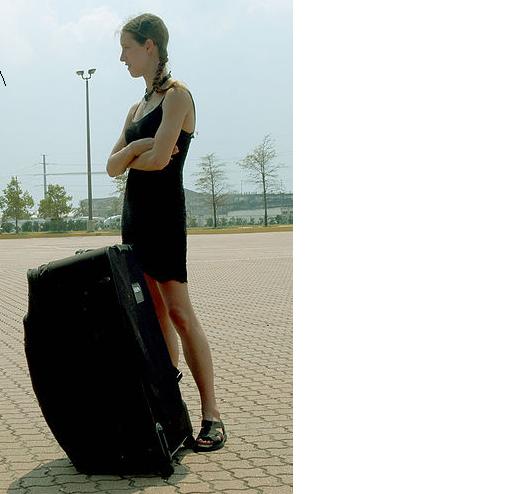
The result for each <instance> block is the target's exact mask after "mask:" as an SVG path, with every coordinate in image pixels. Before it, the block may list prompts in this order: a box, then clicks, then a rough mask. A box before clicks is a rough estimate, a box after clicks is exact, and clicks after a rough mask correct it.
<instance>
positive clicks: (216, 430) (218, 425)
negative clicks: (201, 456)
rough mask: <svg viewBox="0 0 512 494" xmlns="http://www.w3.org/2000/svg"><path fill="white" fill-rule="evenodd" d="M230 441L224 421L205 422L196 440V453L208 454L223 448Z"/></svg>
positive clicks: (202, 423)
mask: <svg viewBox="0 0 512 494" xmlns="http://www.w3.org/2000/svg"><path fill="white" fill-rule="evenodd" d="M227 439H228V435H227V434H226V428H225V427H224V424H223V423H222V420H220V419H219V420H204V419H203V421H202V422H201V430H200V431H199V435H198V436H197V439H196V444H195V447H194V451H195V452H196V453H199V452H208V451H216V450H217V449H220V448H223V447H224V444H225V443H226V441H227Z"/></svg>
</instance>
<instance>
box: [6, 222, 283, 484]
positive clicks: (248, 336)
mask: <svg viewBox="0 0 512 494" xmlns="http://www.w3.org/2000/svg"><path fill="white" fill-rule="evenodd" d="M119 242H120V239H119V237H76V238H55V239H25V240H3V241H0V492H6V493H9V494H17V493H20V494H22V493H23V494H25V493H36V494H43V493H44V494H60V493H88V492H102V493H103V492H104V493H112V494H117V493H120V494H121V493H123V494H127V493H130V494H131V493H137V492H144V493H151V494H157V493H174V492H176V493H180V494H187V493H200V492H209V493H214V492H222V493H225V494H237V493H244V494H251V493H254V494H256V493H259V494H271V493H279V494H281V493H290V492H292V233H290V232H284V233H256V234H240V235H238V234H233V235H193V236H190V237H189V239H188V242H189V289H190V293H191V297H192V301H193V303H194V305H195V308H196V312H197V314H198V315H199V317H200V320H201V322H202V324H203V327H204V328H205V330H206V332H207V333H208V337H209V341H210V345H211V347H212V350H213V353H214V363H215V371H216V389H217V395H218V397H219V399H220V406H221V412H222V416H223V419H224V421H225V423H226V426H227V428H228V432H229V435H230V436H229V440H228V442H227V444H226V447H225V448H224V449H222V450H220V451H217V452H214V453H202V454H194V453H192V452H188V453H187V454H185V455H183V456H182V458H181V462H180V464H179V465H178V466H177V468H176V474H175V475H173V476H172V477H171V478H170V479H169V480H168V481H164V480H162V479H160V478H159V477H143V476H134V477H116V476H99V475H98V476H86V475H81V474H79V473H78V472H77V471H76V470H75V469H74V468H73V466H72V465H71V463H70V462H69V460H68V459H67V457H66V455H65V453H64V452H63V451H62V449H61V448H60V447H59V445H58V444H57V442H56V441H55V439H54V438H53V436H52V434H51V432H50V431H49V429H48V427H47V425H46V422H45V421H44V419H43V417H42V414H41V412H40V409H39V406H38V404H37V401H36V399H35V396H34V394H33V391H32V385H31V382H30V378H29V374H28V369H27V366H26V361H25V355H24V348H23V324H22V319H23V316H24V314H25V312H26V309H27V283H26V274H25V273H26V270H27V269H28V268H31V267H36V266H38V265H40V264H44V263H46V262H48V261H50V260H53V259H59V258H63V257H67V256H69V255H73V253H74V252H75V250H77V249H83V248H96V247H100V246H103V245H113V244H115V243H119ZM180 368H181V369H182V370H183V372H184V378H183V380H182V382H181V389H182V393H183V395H184V398H185V400H186V402H187V404H188V406H189V410H190V414H191V418H192V421H193V424H194V427H195V428H196V429H198V426H199V423H200V405H199V399H198V394H197V390H196V388H195V385H194V383H193V379H192V376H191V375H190V372H189V371H188V368H186V365H184V363H183V360H182V363H181V365H180ZM196 432H197V430H196Z"/></svg>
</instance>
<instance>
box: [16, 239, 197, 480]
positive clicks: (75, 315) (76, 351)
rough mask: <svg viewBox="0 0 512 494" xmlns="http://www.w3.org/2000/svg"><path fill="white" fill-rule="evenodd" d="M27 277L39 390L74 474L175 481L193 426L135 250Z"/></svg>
mask: <svg viewBox="0 0 512 494" xmlns="http://www.w3.org/2000/svg"><path fill="white" fill-rule="evenodd" d="M27 277H28V286H29V303H28V312H27V314H26V316H25V318H24V320H23V322H24V328H25V353H26V358H27V363H28V367H29V371H30V377H31V380H32V386H33V388H34V392H35V395H36V397H37V399H38V402H39V405H40V407H41V410H42V413H43V415H44V417H45V419H46V422H47V423H48V426H49V427H50V429H51V431H52V433H53V434H54V436H55V438H56V439H57V441H58V443H59V444H60V446H61V447H62V449H63V450H64V451H65V452H66V454H67V455H68V457H69V459H70V460H71V461H72V463H73V465H74V466H75V468H76V469H77V470H78V471H80V472H83V473H86V474H93V473H94V474H125V473H130V472H132V473H159V474H161V475H162V476H169V475H171V474H172V473H173V471H174V469H173V457H174V455H175V454H176V452H177V451H178V450H179V449H180V447H181V446H182V445H184V444H185V445H187V444H188V443H189V441H192V426H191V424H190V418H189V415H188V411H187V408H186V405H185V403H184V402H183V400H182V397H181V393H180V389H179V385H178V382H179V379H180V377H181V373H180V372H179V371H178V370H177V369H176V368H175V367H174V366H173V365H172V363H171V361H170V357H169V353H168V350H167V347H166V345H165V342H164V338H163V335H162V333H161V330H160V326H159V323H158V319H157V317H156V314H155V311H154V307H153V302H152V300H151V296H150V294H149V291H148V288H147V285H146V283H145V280H144V275H143V273H142V270H141V268H140V267H139V266H138V264H137V262H136V260H135V257H134V254H133V252H132V250H131V248H130V247H129V246H126V245H115V246H112V247H105V248H100V249H95V250H91V251H85V252H81V253H77V254H76V255H75V256H72V257H67V258H65V259H62V260H58V261H53V262H50V263H48V264H45V265H43V266H40V267H39V268H36V269H30V270H29V271H28V273H27Z"/></svg>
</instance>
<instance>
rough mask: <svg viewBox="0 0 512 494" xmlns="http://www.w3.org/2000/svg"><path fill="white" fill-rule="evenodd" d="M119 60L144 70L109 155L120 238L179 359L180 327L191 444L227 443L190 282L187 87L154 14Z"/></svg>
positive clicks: (130, 34) (190, 107) (142, 19)
mask: <svg viewBox="0 0 512 494" xmlns="http://www.w3.org/2000/svg"><path fill="white" fill-rule="evenodd" d="M120 41H121V49H122V51H121V57H120V60H121V62H124V63H125V65H126V66H127V68H128V72H129V73H130V75H131V76H132V77H143V78H144V80H145V81H146V92H145V94H144V97H143V99H142V100H141V101H140V102H139V103H136V104H134V105H133V106H132V107H131V108H130V110H129V112H128V116H127V117H126V121H125V124H124V128H123V131H122V133H121V136H120V137H119V140H118V141H117V143H116V144H115V146H114V148H113V150H112V153H111V155H110V157H109V159H108V163H107V171H108V174H109V175H110V176H111V177H115V176H117V175H120V174H122V173H124V172H125V171H126V170H128V178H127V181H126V191H125V197H124V207H123V217H122V238H123V243H125V244H131V245H133V248H134V251H135V253H136V255H137V257H138V259H139V261H140V262H141V265H142V268H143V270H144V273H145V278H146V282H147V284H148V287H149V290H150V292H151V296H152V298H153V302H154V305H155V309H156V313H157V316H158V319H159V321H160V326H161V328H162V332H163V335H164V338H165V341H166V345H167V348H168V349H169V354H170V358H171V360H172V362H173V364H174V366H175V367H177V366H178V351H179V350H178V340H177V336H176V332H177V333H178V334H179V336H180V339H181V343H182V347H183V353H184V356H185V360H186V362H187V364H188V366H189V368H190V370H191V372H192V375H193V377H194V380H195V382H196V384H197V387H198V389H199V394H200V396H201V410H202V418H203V420H202V423H201V431H200V433H199V435H198V437H197V439H196V445H195V449H196V451H214V450H217V449H220V448H222V447H223V446H224V443H225V442H226V440H227V434H226V431H225V428H224V424H223V423H222V421H221V419H220V413H219V409H218V407H217V403H216V399H215V392H214V377H213V363H212V357H211V353H210V348H209V345H208V341H207V339H206V335H205V333H204V331H203V329H202V328H201V324H200V323H199V320H198V319H197V317H196V315H195V313H194V310H193V308H192V304H191V302H190V298H189V293H188V286H187V269H186V249H187V245H186V213H185V193H184V189H183V164H184V162H185V158H186V156H187V152H188V148H189V145H190V140H191V139H192V137H193V134H194V129H195V105H194V101H193V99H192V95H191V94H190V91H189V90H188V89H187V88H186V87H185V86H184V85H183V84H182V83H180V82H178V81H176V80H173V79H172V78H171V73H170V72H168V70H167V66H166V64H167V61H168V57H167V43H168V41H169V34H168V32H167V28H166V27H165V24H164V23H163V21H162V20H161V19H160V18H159V17H157V16H154V15H152V14H142V15H140V16H137V17H135V18H134V19H132V20H130V21H129V22H128V23H127V24H126V25H125V26H124V27H123V28H122V30H121V40H120Z"/></svg>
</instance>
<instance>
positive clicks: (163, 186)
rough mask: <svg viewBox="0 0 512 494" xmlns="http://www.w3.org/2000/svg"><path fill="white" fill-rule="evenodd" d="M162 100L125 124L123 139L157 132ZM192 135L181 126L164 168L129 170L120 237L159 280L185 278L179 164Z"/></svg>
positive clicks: (183, 197) (183, 279)
mask: <svg viewBox="0 0 512 494" xmlns="http://www.w3.org/2000/svg"><path fill="white" fill-rule="evenodd" d="M189 94H190V91H189ZM190 97H192V95H190ZM162 102H163V100H162V101H161V102H160V104H159V105H158V106H157V107H155V108H154V109H153V110H152V111H151V112H149V113H148V114H146V115H145V116H143V117H142V118H140V119H139V120H136V121H134V122H132V123H131V124H130V125H129V126H128V127H127V129H126V131H125V139H126V143H127V144H128V143H130V142H132V141H135V140H137V139H142V138H143V137H155V134H156V131H157V130H158V127H159V126H160V122H161V121H162V114H163V110H162ZM192 102H193V103H194V100H193V99H192ZM194 113H195V104H194ZM192 138H193V133H188V132H186V131H184V130H181V132H180V135H179V137H178V141H177V143H176V144H177V146H178V149H179V152H178V153H177V154H175V155H173V157H172V160H170V161H169V163H168V164H167V166H166V167H165V168H164V169H163V170H156V171H142V170H135V169H129V171H128V178H127V181H126V189H125V193H124V204H123V215H122V223H121V225H122V226H121V232H122V241H123V244H131V245H132V246H133V249H134V252H135V254H136V256H137V258H138V260H139V262H140V263H141V266H142V269H143V271H144V272H145V273H147V274H149V275H150V276H151V277H153V278H155V279H156V280H157V281H160V282H164V281H169V280H176V281H180V282H182V283H186V282H187V266H186V264H187V229H186V209H185V191H184V189H183V165H184V163H185V158H186V157H187V153H188V148H189V145H190V141H191V139H192Z"/></svg>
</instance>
